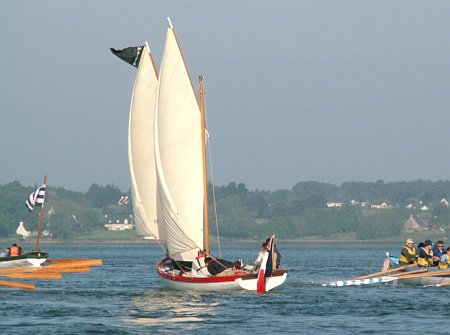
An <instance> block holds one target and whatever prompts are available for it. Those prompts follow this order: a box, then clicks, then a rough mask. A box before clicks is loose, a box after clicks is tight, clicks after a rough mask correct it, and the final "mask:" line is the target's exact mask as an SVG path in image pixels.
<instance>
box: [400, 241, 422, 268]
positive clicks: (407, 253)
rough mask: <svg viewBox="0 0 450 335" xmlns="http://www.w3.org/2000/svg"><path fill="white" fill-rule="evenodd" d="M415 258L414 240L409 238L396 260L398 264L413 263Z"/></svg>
mask: <svg viewBox="0 0 450 335" xmlns="http://www.w3.org/2000/svg"><path fill="white" fill-rule="evenodd" d="M416 258H417V250H416V248H415V247H414V241H413V240H411V239H410V238H409V239H407V240H406V242H405V245H404V246H403V248H402V251H401V252H400V258H399V260H398V264H400V265H407V264H413V263H415V262H416Z"/></svg>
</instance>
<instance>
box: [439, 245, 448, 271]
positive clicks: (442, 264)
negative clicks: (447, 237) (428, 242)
mask: <svg viewBox="0 0 450 335" xmlns="http://www.w3.org/2000/svg"><path fill="white" fill-rule="evenodd" d="M449 265H450V247H448V248H447V251H446V252H445V254H443V255H442V256H441V259H440V260H439V269H443V270H445V269H447V268H448V266H449Z"/></svg>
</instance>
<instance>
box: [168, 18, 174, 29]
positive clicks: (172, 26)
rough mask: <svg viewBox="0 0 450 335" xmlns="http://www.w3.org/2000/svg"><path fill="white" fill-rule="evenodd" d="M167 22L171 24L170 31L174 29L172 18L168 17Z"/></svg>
mask: <svg viewBox="0 0 450 335" xmlns="http://www.w3.org/2000/svg"><path fill="white" fill-rule="evenodd" d="M167 22H168V23H169V27H170V29H173V26H172V21H170V17H167Z"/></svg>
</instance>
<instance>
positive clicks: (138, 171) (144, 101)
mask: <svg viewBox="0 0 450 335" xmlns="http://www.w3.org/2000/svg"><path fill="white" fill-rule="evenodd" d="M157 88H158V78H157V71H156V68H155V66H154V61H153V57H152V55H151V53H150V50H149V48H148V44H146V46H145V47H144V50H143V54H142V56H141V60H140V63H139V67H138V71H137V74H136V79H135V84H134V88H133V95H132V99H131V106H130V116H129V126H128V127H129V129H128V161H129V169H130V179H131V194H132V201H133V214H134V222H135V225H136V234H137V235H138V236H141V237H151V238H156V239H159V238H163V237H164V230H163V229H161V227H159V224H158V207H159V204H158V196H157V182H156V168H155V161H154V143H153V122H154V114H153V113H154V111H155V102H156V94H157Z"/></svg>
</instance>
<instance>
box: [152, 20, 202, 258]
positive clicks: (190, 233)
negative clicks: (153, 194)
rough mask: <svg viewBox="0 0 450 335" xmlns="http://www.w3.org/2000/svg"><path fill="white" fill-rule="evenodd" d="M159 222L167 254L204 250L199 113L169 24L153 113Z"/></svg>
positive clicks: (191, 255)
mask: <svg viewBox="0 0 450 335" xmlns="http://www.w3.org/2000/svg"><path fill="white" fill-rule="evenodd" d="M155 118H156V119H155V159H156V167H157V177H158V190H159V196H160V202H161V212H162V216H161V220H162V221H163V223H164V226H165V230H166V234H167V247H168V253H169V256H170V257H172V258H174V259H175V260H187V261H191V260H193V259H194V258H195V257H196V256H197V252H198V250H199V249H202V248H203V195H204V191H203V165H202V143H201V136H202V133H201V115H200V109H199V106H198V102H197V99H196V96H195V92H194V88H193V86H192V83H191V80H190V77H189V73H188V71H187V69H186V66H185V63H184V60H183V56H182V54H181V51H180V49H179V46H178V42H177V40H176V37H175V33H174V31H173V29H172V27H169V28H168V30H167V36H166V44H165V48H164V53H163V58H162V62H161V69H160V75H159V90H158V97H157V111H156V114H155Z"/></svg>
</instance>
